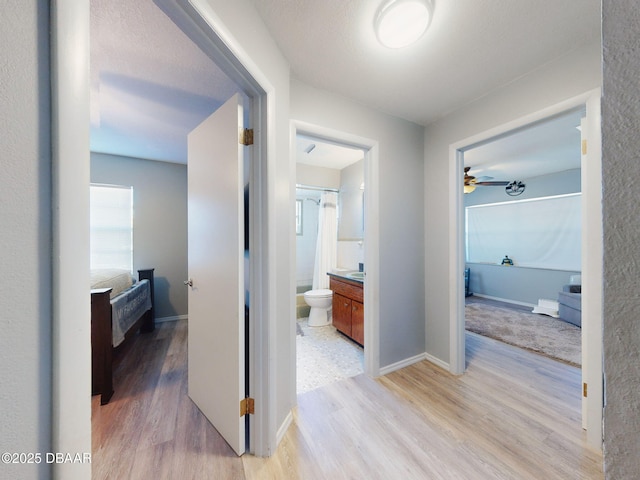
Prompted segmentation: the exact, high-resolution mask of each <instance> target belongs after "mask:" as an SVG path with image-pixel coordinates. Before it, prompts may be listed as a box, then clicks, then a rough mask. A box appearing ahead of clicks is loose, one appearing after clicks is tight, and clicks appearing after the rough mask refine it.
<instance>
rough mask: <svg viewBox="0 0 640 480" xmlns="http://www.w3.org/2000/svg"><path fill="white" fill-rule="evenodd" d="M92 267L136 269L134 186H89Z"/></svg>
mask: <svg viewBox="0 0 640 480" xmlns="http://www.w3.org/2000/svg"><path fill="white" fill-rule="evenodd" d="M90 230H91V239H90V241H91V269H99V268H119V269H124V270H129V271H133V187H125V186H118V185H91V186H90Z"/></svg>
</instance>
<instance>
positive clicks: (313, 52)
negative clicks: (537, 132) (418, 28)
mask: <svg viewBox="0 0 640 480" xmlns="http://www.w3.org/2000/svg"><path fill="white" fill-rule="evenodd" d="M251 1H252V2H253V3H254V5H255V7H256V9H257V10H258V12H259V13H260V15H261V16H262V18H263V19H264V21H265V24H266V25H267V27H268V28H269V30H270V32H271V34H272V36H273V37H274V39H275V40H276V42H277V44H278V46H279V47H280V49H281V50H282V52H283V54H284V55H285V57H286V58H287V59H288V61H289V62H290V64H291V71H292V75H293V76H295V77H297V78H299V79H301V80H302V81H303V82H305V83H308V84H310V85H312V86H315V87H318V88H321V89H325V90H328V91H332V92H335V93H338V94H341V95H345V96H347V97H351V98H353V99H354V100H355V101H357V102H359V103H362V104H365V105H368V106H370V107H372V108H375V109H378V110H380V111H382V112H385V113H388V114H391V115H395V116H398V117H401V118H404V119H407V120H411V121H414V122H416V123H419V124H422V125H427V124H428V123H430V122H432V121H434V120H436V119H438V118H440V117H442V116H444V115H446V114H447V113H450V112H452V111H454V110H456V109H459V108H461V107H463V106H465V105H466V104H468V103H470V102H472V101H474V100H476V99H478V98H481V97H483V96H485V95H487V94H489V93H491V92H492V91H494V90H496V89H499V88H501V87H502V86H504V85H506V84H508V83H510V82H512V81H514V80H516V79H518V78H520V77H522V76H523V75H526V74H527V73H530V72H532V71H534V70H536V69H537V68H539V67H540V66H541V65H544V64H546V63H548V62H551V61H553V60H555V59H558V58H561V57H563V56H566V55H570V54H571V52H572V51H574V50H575V49H577V48H579V47H580V46H581V45H583V44H586V43H589V42H596V41H598V39H599V36H600V2H599V0H535V1H531V0H484V1H478V0H455V1H454V0H435V12H434V17H433V21H432V23H431V26H430V28H429V30H428V31H427V33H426V34H425V35H424V36H423V37H422V38H421V39H420V41H419V42H418V43H416V44H414V45H412V46H410V47H407V48H405V49H399V50H391V49H387V48H385V47H383V46H381V45H380V44H379V43H378V42H377V40H376V38H375V34H374V32H373V19H374V17H375V14H376V11H377V9H378V8H379V6H380V5H381V4H382V3H383V2H382V0H380V1H374V0H251ZM237 91H238V89H237V87H236V85H235V84H234V83H233V82H231V81H230V80H229V79H228V78H227V77H226V76H225V75H224V74H223V73H222V72H221V71H220V70H219V69H218V68H217V67H216V66H215V65H214V64H213V63H212V62H211V60H210V59H209V58H208V57H207V56H206V55H205V54H204V53H202V51H200V50H199V49H198V48H197V47H196V46H195V45H194V44H193V43H192V42H191V41H190V40H189V39H188V38H187V37H186V36H185V35H184V34H183V33H182V32H181V31H180V30H179V29H178V28H177V27H176V26H175V25H174V24H173V23H172V22H171V21H170V20H169V19H168V18H167V17H166V16H165V15H164V14H163V13H162V12H161V10H160V9H158V8H157V7H156V5H155V4H154V3H153V0H91V100H92V102H91V106H92V109H91V148H92V150H93V151H98V152H105V153H113V154H118V155H127V156H134V157H140V158H149V159H155V160H165V161H174V162H186V135H187V133H188V132H189V131H190V130H192V129H193V128H194V127H195V126H196V125H197V124H198V123H200V121H202V120H203V119H204V118H205V117H206V116H208V115H209V114H210V113H211V112H213V111H214V110H215V109H216V108H217V107H218V106H219V105H221V104H222V103H223V102H224V101H225V100H226V99H228V98H229V97H230V96H231V95H233V94H234V93H236V92H237ZM536 143H537V144H538V145H543V144H544V141H540V140H538V141H537V142H534V144H536ZM549 144H550V143H549ZM498 145H499V144H498ZM529 153H531V152H529ZM470 154H471V153H470ZM476 154H477V155H480V154H479V153H478V152H476ZM490 157H491V158H498V155H496V154H495V152H494V151H492V152H490ZM470 158H471V157H470ZM474 162H475V164H476V165H480V164H485V163H486V161H485V160H482V159H479V158H476V159H475V160H474Z"/></svg>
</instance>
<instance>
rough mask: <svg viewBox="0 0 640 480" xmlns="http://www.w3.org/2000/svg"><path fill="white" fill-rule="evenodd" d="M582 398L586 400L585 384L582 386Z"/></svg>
mask: <svg viewBox="0 0 640 480" xmlns="http://www.w3.org/2000/svg"><path fill="white" fill-rule="evenodd" d="M582 396H583V397H585V398H587V384H586V383H583V384H582Z"/></svg>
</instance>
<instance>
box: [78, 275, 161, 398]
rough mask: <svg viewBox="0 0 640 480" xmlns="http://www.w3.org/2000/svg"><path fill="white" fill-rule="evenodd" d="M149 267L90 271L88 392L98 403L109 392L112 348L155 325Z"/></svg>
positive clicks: (109, 395) (149, 329) (152, 280)
mask: <svg viewBox="0 0 640 480" xmlns="http://www.w3.org/2000/svg"><path fill="white" fill-rule="evenodd" d="M153 271H154V269H153V268H150V269H144V270H138V280H137V281H136V280H135V279H134V278H133V277H132V276H131V274H130V273H129V272H128V271H123V270H115V269H108V270H95V271H92V272H91V393H92V395H98V394H99V395H101V398H100V404H101V405H105V404H107V403H109V400H110V399H111V396H112V395H113V392H114V390H113V351H114V349H115V348H117V347H119V346H121V345H122V344H123V343H124V342H125V341H126V340H127V339H128V338H130V337H131V336H133V335H135V333H136V332H137V331H138V330H140V331H141V332H145V333H146V332H152V331H153V330H154V329H155V316H154V299H153V290H154V288H153V286H154V279H153Z"/></svg>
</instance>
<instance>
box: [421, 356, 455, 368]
mask: <svg viewBox="0 0 640 480" xmlns="http://www.w3.org/2000/svg"><path fill="white" fill-rule="evenodd" d="M424 355H425V360H427V361H429V362H431V363H433V364H434V365H437V366H438V367H440V368H443V369H445V370H446V371H447V372H450V371H451V370H450V368H451V367H450V366H449V364H448V363H447V362H445V361H443V360H440V359H439V358H438V357H434V356H433V355H430V354H428V353H425V354H424Z"/></svg>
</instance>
